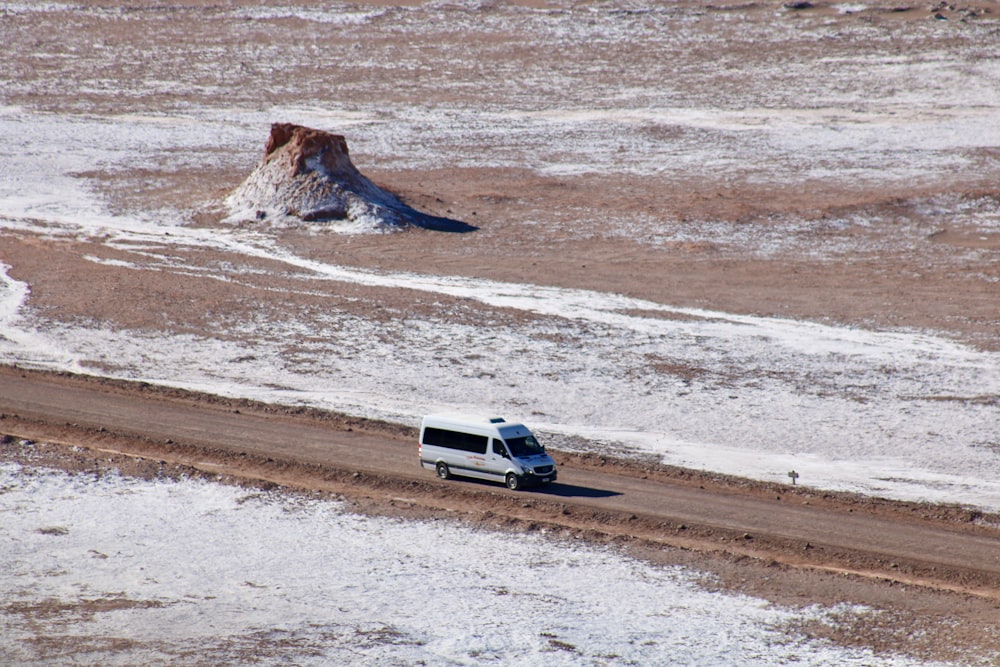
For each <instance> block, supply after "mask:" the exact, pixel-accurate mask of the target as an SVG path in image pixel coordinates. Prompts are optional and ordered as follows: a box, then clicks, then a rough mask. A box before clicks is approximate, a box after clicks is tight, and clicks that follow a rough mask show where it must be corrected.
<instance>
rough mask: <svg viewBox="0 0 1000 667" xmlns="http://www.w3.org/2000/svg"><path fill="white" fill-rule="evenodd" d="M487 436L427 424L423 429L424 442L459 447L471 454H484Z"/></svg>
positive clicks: (451, 447) (452, 447) (449, 447)
mask: <svg viewBox="0 0 1000 667" xmlns="http://www.w3.org/2000/svg"><path fill="white" fill-rule="evenodd" d="M489 440H490V439H489V438H488V437H486V436H485V435H475V434H473V433H461V432H460V431H449V430H447V429H443V428H434V427H432V426H428V427H427V428H425V429H424V444H425V445H434V446H437V447H447V448H448V449H459V450H461V451H463V452H471V453H473V454H485V453H486V445H487V443H488V442H489Z"/></svg>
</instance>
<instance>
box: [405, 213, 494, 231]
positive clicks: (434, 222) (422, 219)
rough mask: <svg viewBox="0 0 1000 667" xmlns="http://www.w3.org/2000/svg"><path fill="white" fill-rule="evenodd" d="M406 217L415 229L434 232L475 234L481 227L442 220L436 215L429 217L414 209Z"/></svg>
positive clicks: (448, 219) (449, 219) (457, 221)
mask: <svg viewBox="0 0 1000 667" xmlns="http://www.w3.org/2000/svg"><path fill="white" fill-rule="evenodd" d="M405 215H406V217H407V218H408V219H409V221H410V223H411V224H412V225H413V226H414V227H420V228H421V229H429V230H431V231H434V232H451V233H456V234H465V233H467V232H475V231H478V230H479V227H476V226H474V225H470V224H469V223H467V222H462V221H461V220H454V219H452V218H441V217H438V216H436V215H428V214H426V213H421V212H420V211H418V210H416V209H413V208H411V209H410V210H409V211H408V212H406V214H405Z"/></svg>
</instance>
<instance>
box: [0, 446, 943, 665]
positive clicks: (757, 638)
mask: <svg viewBox="0 0 1000 667" xmlns="http://www.w3.org/2000/svg"><path fill="white" fill-rule="evenodd" d="M0 489H2V490H3V493H0V519H2V520H0V539H2V542H3V544H4V545H5V547H4V568H3V570H2V572H0V597H2V599H3V607H4V613H3V614H2V615H0V628H2V631H0V656H5V659H6V660H9V661H11V662H13V663H31V664H35V665H49V664H62V663H63V662H64V661H65V659H66V658H67V657H68V655H69V654H68V653H66V652H64V650H63V649H60V648H55V649H53V648H51V647H63V646H70V647H72V648H71V649H65V650H71V652H72V661H73V664H80V665H126V664H140V663H141V664H147V665H161V664H176V663H177V662H187V661H189V660H191V659H192V656H195V655H197V656H198V661H199V664H201V662H205V663H212V662H214V663H215V664H223V663H225V664H234V663H243V662H246V661H250V660H254V661H256V660H264V661H275V662H293V663H294V664H298V665H327V664H333V663H339V664H344V663H357V662H359V661H363V662H366V663H369V664H420V663H433V664H441V665H458V664H470V663H471V662H476V663H481V662H484V661H486V662H505V663H509V662H517V663H518V664H524V665H559V664H565V665H576V664H605V663H607V662H615V663H621V664H677V665H719V664H726V665H733V666H742V665H746V666H750V665H760V664H770V665H779V664H794V665H803V666H806V665H816V666H820V665H830V664H837V665H845V666H847V665H858V666H860V665H866V666H869V667H874V666H885V667H903V666H904V665H921V664H923V665H927V664H929V663H922V662H919V661H915V660H912V659H907V658H904V657H899V656H891V655H874V654H872V653H871V652H870V651H867V650H862V649H852V648H843V647H838V646H834V645H831V644H829V643H826V642H821V641H815V640H810V639H808V638H807V637H805V636H803V635H801V634H799V633H798V632H796V631H795V630H792V629H790V628H793V627H802V626H803V625H805V624H806V622H820V623H833V622H836V621H834V620H833V619H834V618H841V619H842V618H843V617H844V616H845V615H846V616H851V617H861V618H864V617H865V616H866V615H869V614H874V613H877V612H875V611H874V610H870V609H867V608H862V607H846V606H839V607H835V608H822V607H808V608H802V609H791V608H783V607H779V606H775V605H772V604H769V603H766V602H765V601H762V600H759V599H754V598H751V597H746V596H739V595H728V594H719V593H709V592H706V591H704V590H701V589H700V588H699V586H698V583H697V582H698V577H697V575H696V573H693V572H690V571H687V570H684V569H681V568H675V567H674V568H662V567H654V566H650V565H647V564H644V563H642V562H639V561H635V560H633V559H631V558H627V557H625V556H623V555H621V554H619V553H617V552H615V551H614V550H611V549H606V548H597V547H587V546H581V545H572V544H568V543H565V542H561V541H557V540H554V539H551V538H548V537H546V536H544V535H538V534H536V535H518V536H517V537H516V538H513V539H512V536H510V535H505V534H497V533H492V532H488V531H482V530H475V529H471V528H468V527H464V526H461V525H459V524H457V523H452V522H448V521H430V522H427V521H418V522H411V521H401V520H394V519H386V518H372V517H361V516H357V515H353V514H350V513H347V512H346V511H345V510H344V509H343V507H342V506H341V505H340V504H339V503H337V502H334V501H331V500H326V499H322V498H317V497H310V496H304V495H296V494H285V493H281V492H277V491H271V492H257V491H248V490H245V489H239V488H234V487H229V486H222V485H218V484H213V483H209V482H204V481H191V480H182V481H170V480H154V481H141V480H135V479H128V478H122V477H120V476H118V475H117V474H114V473H113V472H106V473H104V474H101V475H99V477H98V476H95V474H75V475H68V474H65V473H60V472H51V471H46V470H44V469H26V468H22V467H20V466H18V465H15V464H3V465H0ZM442 554H447V557H442ZM29 640H30V641H29ZM47 647H49V648H48V649H47Z"/></svg>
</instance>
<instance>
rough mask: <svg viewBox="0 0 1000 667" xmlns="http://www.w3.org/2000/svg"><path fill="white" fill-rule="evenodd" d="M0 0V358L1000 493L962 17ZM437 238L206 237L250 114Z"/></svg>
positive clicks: (974, 497)
mask: <svg viewBox="0 0 1000 667" xmlns="http://www.w3.org/2000/svg"><path fill="white" fill-rule="evenodd" d="M898 9H900V7H897V6H896V5H892V6H889V5H877V4H871V5H868V4H826V3H818V5H817V6H816V7H813V8H810V9H805V10H792V9H788V8H785V7H783V6H781V5H780V4H750V5H725V4H713V5H708V4H699V3H671V4H665V5H659V4H649V3H639V2H634V3H629V2H610V3H587V2H580V3H576V2H565V3H560V2H552V3H545V2H540V3H463V2H456V3H443V2H442V3H407V4H403V5H392V4H382V3H379V4H371V5H365V4H359V5H335V6H327V5H326V4H324V3H309V2H288V3H282V4H280V5H279V4H274V3H251V2H245V3H243V2H233V3H229V4H225V5H218V4H207V3H201V2H181V3H170V4H160V3H156V2H135V3H116V2H97V3H88V4H87V5H86V6H77V5H71V4H66V3H58V2H52V3H27V2H3V3H0V43H2V44H3V46H2V52H3V54H4V60H5V67H4V68H2V71H0V83H2V86H0V90H2V93H0V96H2V97H0V234H2V237H0V238H2V242H0V263H2V264H0V267H2V269H3V273H2V283H0V327H2V329H0V359H2V360H3V361H4V362H7V363H19V364H24V365H31V366H36V367H43V368H55V369H65V370H70V371H75V372H83V373H91V374H102V375H108V376H113V377H121V378H129V379H141V380H147V381H150V382H153V383H157V384H162V385H168V386H182V387H187V388H192V389H198V390H204V391H208V392H213V393H219V394H224V395H231V396H241V397H250V398H258V399H263V400H267V401H272V402H279V403H286V404H302V405H310V406H317V407H322V408H328V409H333V410H338V411H342V412H346V413H350V414H356V415H362V416H367V417H375V418H380V419H385V420H389V421H396V422H401V423H407V424H413V423H415V421H416V420H417V419H418V417H419V415H421V414H424V413H426V412H429V411H436V410H441V409H451V410H472V411H476V412H484V411H485V412H490V413H498V414H505V415H507V416H509V417H514V418H518V419H522V420H524V421H527V422H528V423H529V424H530V425H531V426H532V427H534V428H536V429H537V430H539V431H541V432H543V433H545V434H546V435H548V436H549V438H550V439H551V440H550V441H551V442H552V443H558V444H559V446H561V447H565V448H576V449H596V450H599V451H612V452H615V453H619V454H636V455H638V454H643V455H653V456H655V457H658V458H659V459H660V460H662V461H663V462H666V463H672V464H678V465H683V466H689V467H694V468H701V469H708V470H717V471H720V472H726V473H733V474H739V475H745V476H749V477H754V478H757V479H763V480H769V481H783V480H787V479H788V478H787V473H788V472H789V471H790V470H793V469H794V470H796V471H797V472H798V473H799V475H800V478H799V479H800V482H801V483H803V484H808V485H813V486H816V487H819V488H824V489H836V490H848V491H857V492H861V493H867V494H872V495H879V496H887V497H893V498H904V499H917V500H928V501H934V502H949V503H962V504H968V505H974V506H978V507H982V508H987V509H991V510H996V509H998V508H1000V487H998V484H997V482H996V477H997V475H996V471H997V463H998V454H1000V441H998V439H997V438H998V435H997V434H998V432H1000V429H998V424H1000V417H998V414H1000V413H998V406H1000V399H998V396H1000V363H998V357H997V355H998V354H1000V338H998V332H1000V308H998V305H997V304H998V297H1000V284H998V281H1000V268H998V267H1000V264H998V261H997V260H998V255H1000V213H998V202H1000V199H998V195H997V188H996V183H997V180H998V179H997V175H998V171H1000V164H998V156H1000V150H998V148H1000V123H998V122H997V121H998V120H1000V85H998V84H1000V81H998V79H1000V64H998V63H1000V60H998V58H997V38H996V35H997V29H998V27H1000V24H998V21H997V17H998V16H1000V9H998V7H997V5H996V3H974V4H970V5H964V6H956V7H955V8H951V7H938V6H934V7H931V6H914V7H912V8H910V9H909V10H907V11H897V10H898ZM279 121H281V122H284V121H288V122H299V123H302V124H305V125H310V126H313V127H318V128H320V129H325V130H329V131H333V132H339V133H342V134H344V135H345V136H346V137H347V140H348V144H349V146H350V148H351V152H352V157H353V160H354V162H355V164H356V165H357V166H358V167H359V168H360V169H361V170H362V171H363V172H364V173H365V174H366V175H368V176H369V177H371V178H373V179H374V180H376V181H377V182H378V183H380V184H381V185H383V186H385V187H388V188H389V189H391V190H393V191H395V192H397V193H399V194H400V195H402V196H403V197H404V198H406V199H407V201H408V202H409V203H410V204H412V205H413V206H415V207H417V208H419V209H421V210H424V211H427V212H428V213H432V214H435V215H442V216H448V217H451V218H454V219H458V220H462V221H464V222H466V223H468V224H470V225H474V226H476V227H477V228H478V229H477V231H474V232H470V233H466V234H447V233H438V232H430V231H425V230H409V231H404V232H398V233H385V230H381V229H373V228H367V227H365V226H363V225H354V226H350V227H345V226H343V225H337V224H335V223H334V224H310V225H288V224H282V225H273V224H269V223H261V222H251V221H247V222H233V221H226V220H225V218H226V215H227V214H228V211H226V210H225V209H224V207H223V205H222V201H223V199H224V197H225V195H226V193H228V192H229V191H231V190H232V188H234V187H235V186H236V185H237V184H239V182H240V181H241V180H242V179H243V178H244V177H245V176H246V175H247V174H248V173H249V171H250V170H251V169H252V167H253V165H254V164H255V163H256V161H257V160H259V159H260V156H261V154H262V152H263V142H264V140H265V138H266V136H267V131H268V128H269V125H270V123H272V122H279Z"/></svg>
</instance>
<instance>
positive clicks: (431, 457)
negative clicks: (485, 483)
mask: <svg viewBox="0 0 1000 667" xmlns="http://www.w3.org/2000/svg"><path fill="white" fill-rule="evenodd" d="M417 452H418V455H419V457H420V465H421V466H423V467H424V468H432V469H434V470H436V471H437V475H438V477H440V478H441V479H448V478H449V477H451V476H452V475H461V476H463V477H476V478H478V479H489V480H494V481H498V482H503V483H504V484H506V485H507V486H508V487H509V488H511V489H515V490H516V489H520V488H521V487H522V486H525V485H527V484H540V483H545V482H552V481H554V480H555V478H556V462H555V461H553V460H552V457H551V456H549V455H548V454H546V453H545V448H544V447H542V446H541V444H539V442H538V441H537V440H536V439H535V436H534V435H532V434H531V431H529V430H528V428H527V427H526V426H525V425H524V424H515V423H511V422H508V421H506V420H505V419H503V418H502V417H493V418H475V417H454V416H449V415H427V416H426V417H424V419H423V422H422V423H421V425H420V446H419V448H418V450H417Z"/></svg>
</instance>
